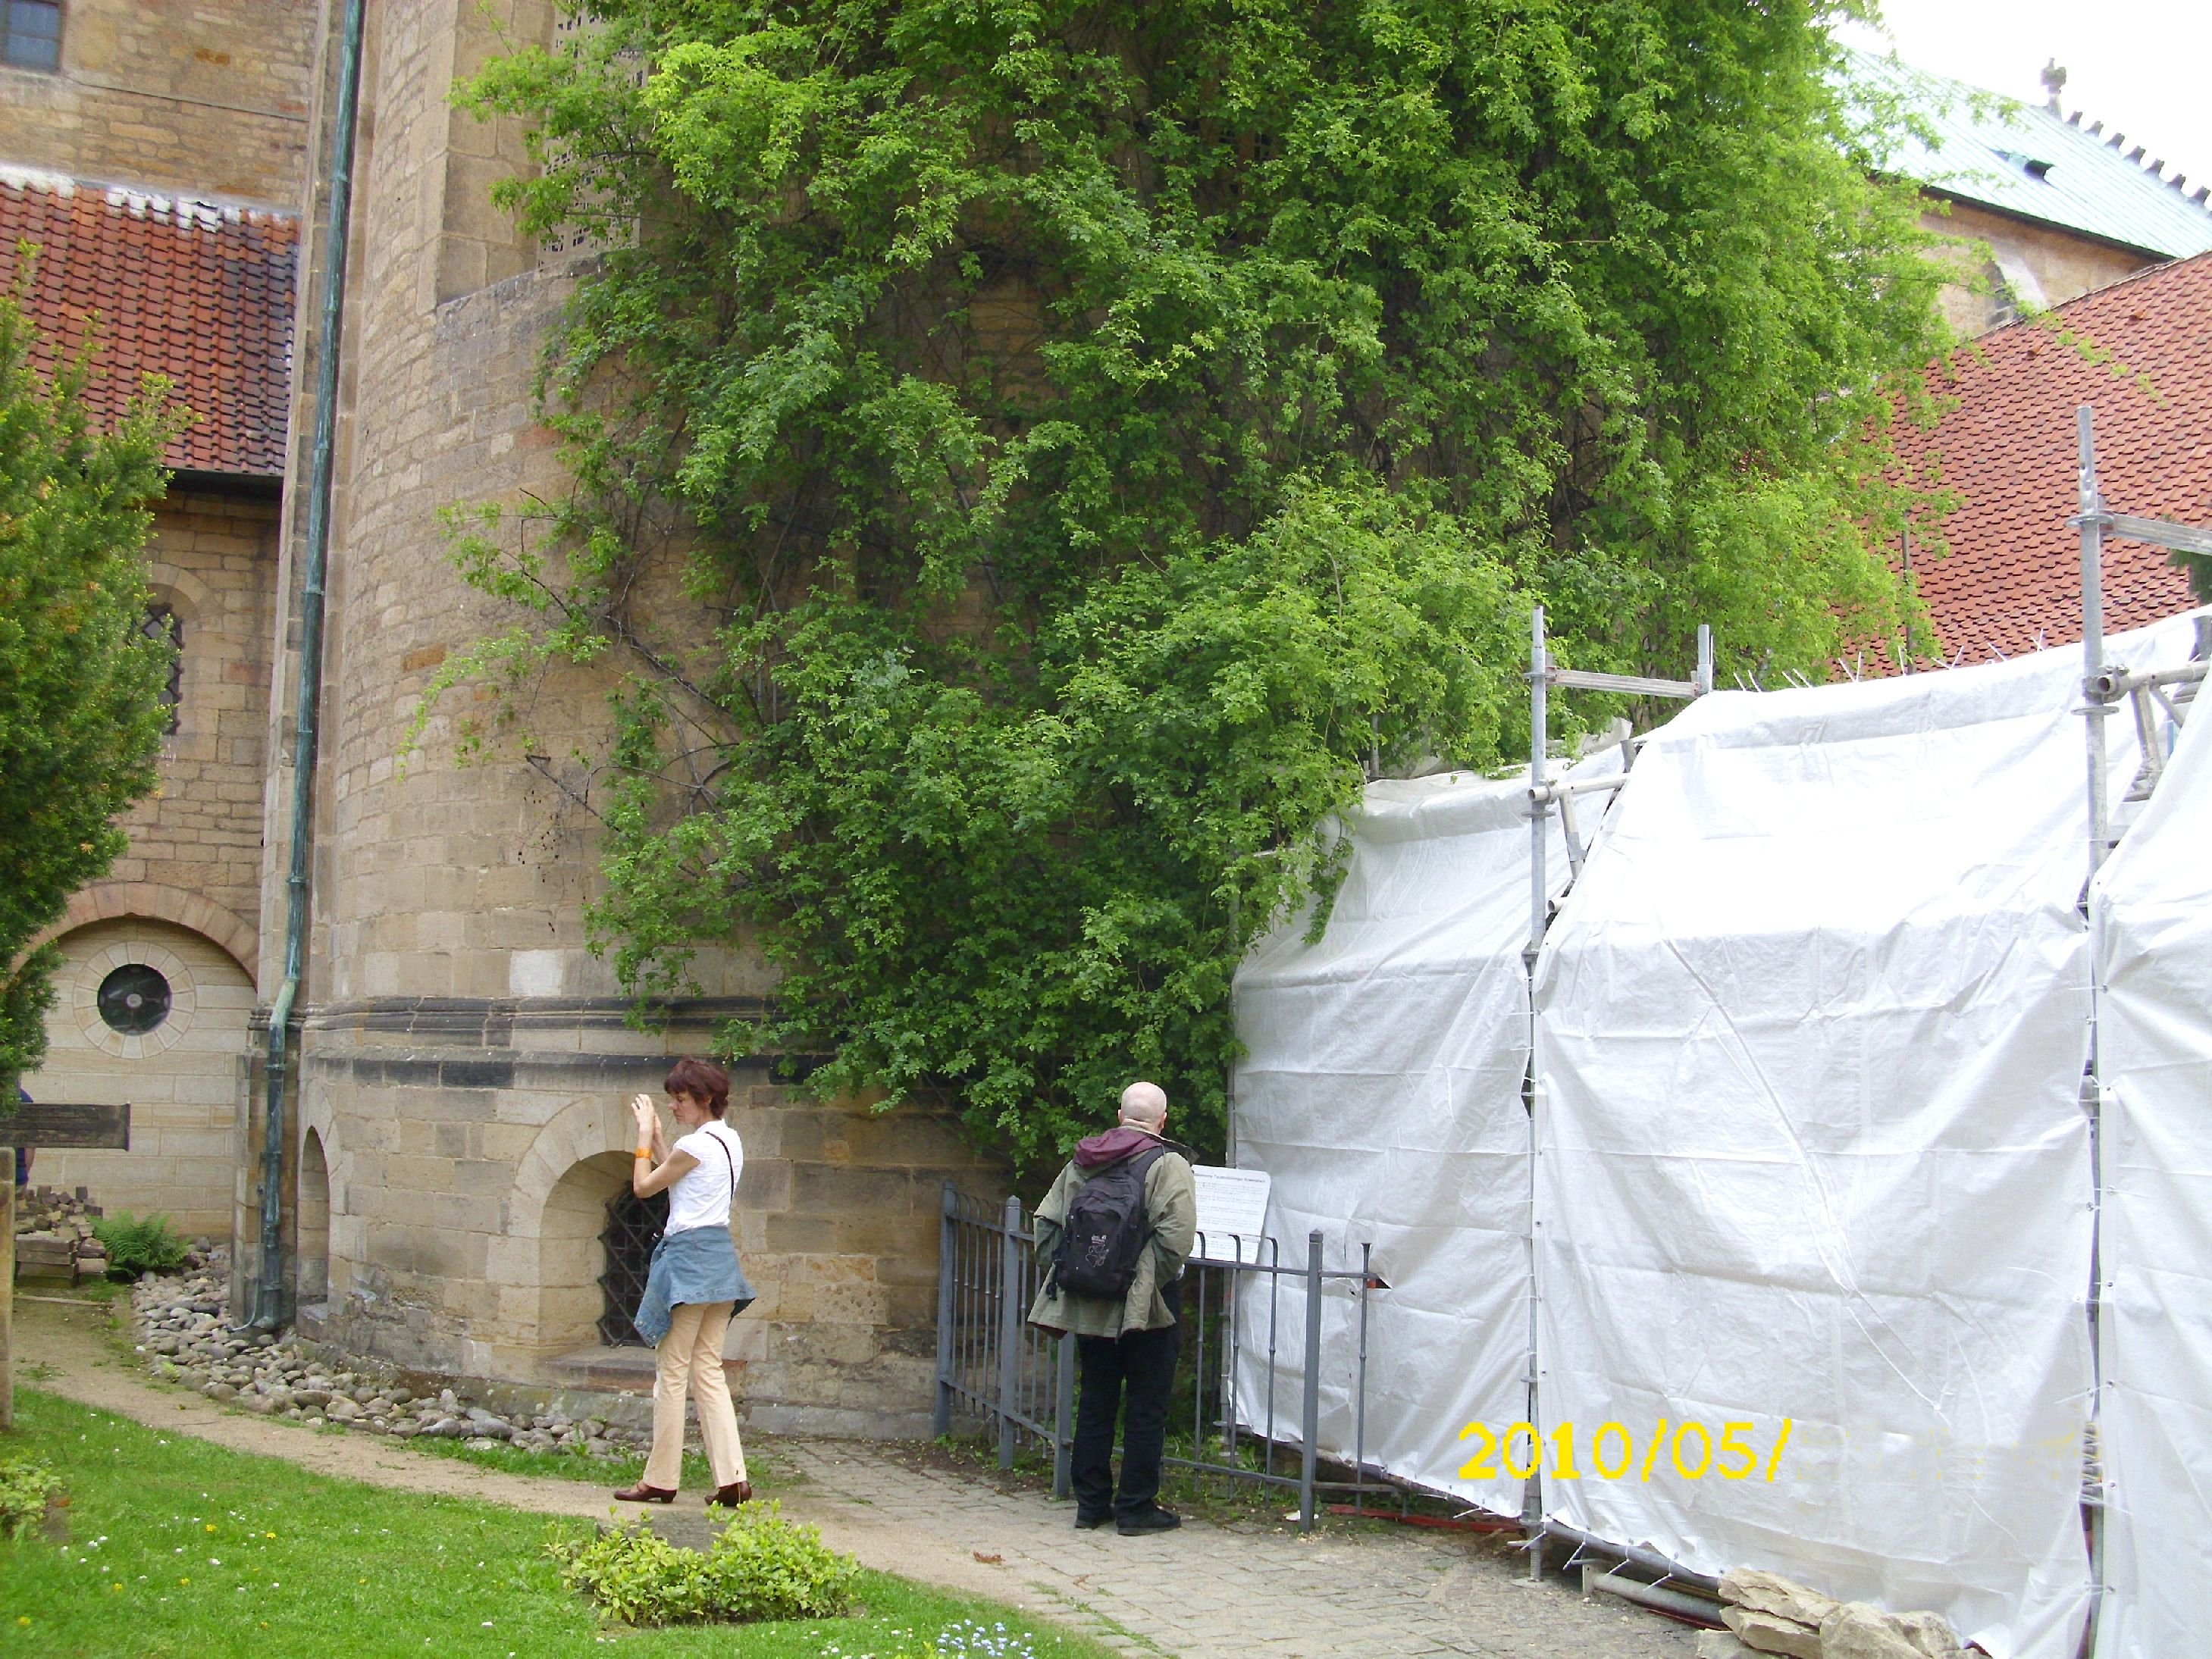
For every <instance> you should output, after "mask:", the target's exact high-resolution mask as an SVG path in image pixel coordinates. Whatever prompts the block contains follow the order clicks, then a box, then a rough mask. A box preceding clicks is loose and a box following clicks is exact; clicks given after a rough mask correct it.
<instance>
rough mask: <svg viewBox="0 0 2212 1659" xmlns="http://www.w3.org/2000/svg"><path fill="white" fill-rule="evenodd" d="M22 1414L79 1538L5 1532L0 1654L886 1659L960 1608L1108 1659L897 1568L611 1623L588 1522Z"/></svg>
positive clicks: (923, 1647)
mask: <svg viewBox="0 0 2212 1659" xmlns="http://www.w3.org/2000/svg"><path fill="white" fill-rule="evenodd" d="M15 1420H16V1428H15V1432H14V1433H12V1434H9V1435H0V1456H6V1457H11V1458H12V1457H18V1456H24V1455H28V1456H31V1457H35V1458H38V1459H40V1461H42V1462H46V1464H48V1465H50V1466H51V1467H52V1468H53V1469H54V1470H55V1472H56V1473H57V1474H59V1475H60V1476H61V1477H62V1479H63V1480H64V1481H66V1482H67V1484H68V1487H69V1492H70V1500H71V1507H70V1530H71V1534H72V1536H71V1541H70V1543H68V1544H67V1545H57V1544H55V1543H53V1542H51V1541H47V1540H46V1539H44V1538H40V1537H33V1538H30V1539H25V1540H21V1541H16V1542H13V1543H10V1542H5V1541H0V1659H7V1656H14V1655H18V1654H21V1655H26V1656H27V1655H33V1654H35V1655H38V1656H40V1659H74V1656H94V1655H116V1656H124V1655H128V1656H133V1659H137V1656H175V1659H187V1656H189V1659H222V1656H228V1655H235V1656H238V1659H271V1656H276V1655H294V1654H299V1655H313V1656H315V1659H353V1656H369V1655H386V1654H389V1655H395V1656H399V1655H419V1654H424V1653H431V1654H435V1655H438V1656H440V1659H444V1656H447V1655H482V1656H489V1659H541V1656H557V1655H565V1654H579V1655H581V1654H604V1653H606V1652H608V1651H609V1650H614V1651H617V1652H620V1653H626V1654H630V1655H633V1656H637V1659H645V1656H656V1659H657V1656H659V1655H664V1654H666V1655H677V1654H709V1653H711V1654H718V1655H725V1656H738V1659H828V1656H835V1659H862V1656H866V1655H874V1656H877V1659H890V1656H893V1655H897V1654H902V1653H903V1654H914V1653H916V1652H927V1644H928V1642H929V1641H930V1639H931V1638H934V1637H935V1636H936V1635H937V1634H938V1633H939V1632H940V1631H941V1630H944V1629H945V1628H947V1627H948V1626H954V1625H957V1624H959V1623H961V1622H963V1621H969V1622H976V1621H980V1622H981V1624H983V1625H986V1626H989V1625H994V1624H999V1623H1001V1622H1003V1624H1004V1626H1005V1627H1006V1629H1007V1630H1008V1631H1009V1632H1033V1634H1031V1635H1030V1638H1029V1642H1028V1644H1027V1645H1028V1649H1029V1650H1030V1651H1033V1652H1034V1654H1035V1655H1036V1659H1108V1650H1106V1649H1104V1648H1102V1647H1100V1646H1098V1645H1097V1644H1093V1643H1091V1642H1088V1641H1085V1640H1084V1639H1082V1638H1077V1637H1074V1636H1067V1635H1062V1634H1059V1633H1057V1632H1053V1631H1051V1630H1050V1629H1049V1628H1048V1627H1042V1626H1040V1625H1039V1624H1038V1622H1037V1621H1036V1620H1033V1619H1030V1617H1029V1616H1028V1615H1026V1614H1024V1613H1018V1612H1017V1611H1015V1610H1013V1609H1012V1608H1009V1607H1003V1606H1000V1605H996V1604H994V1603H991V1602H987V1601H978V1600H976V1599H975V1598H972V1597H968V1596H960V1595H945V1594H940V1593H939V1592H937V1591H934V1590H930V1589H923V1588H922V1587H921V1586H919V1585H916V1584H913V1583H908V1582H907V1581H905V1580H902V1579H899V1578H894V1577H890V1576H889V1575H887V1574H883V1573H869V1574H866V1575H865V1576H864V1577H863V1579H862V1583H861V1589H860V1595H861V1601H862V1603H863V1607H864V1612H863V1613H861V1615H860V1616H859V1617H856V1618H850V1619H843V1620H804V1621H793V1622H791V1623H786V1624H763V1625H742V1626H738V1625H720V1626H691V1627H689V1628H680V1629H669V1630H657V1631H630V1630H627V1629H624V1628H622V1627H619V1626H616V1627H608V1626H603V1625H602V1624H601V1623H600V1621H599V1617H598V1615H597V1614H596V1613H594V1611H593V1610H592V1608H591V1607H588V1606H587V1605H586V1604H585V1603H584V1602H583V1601H581V1600H580V1599H579V1598H578V1597H576V1596H574V1595H571V1594H570V1593H569V1592H568V1591H567V1590H566V1589H562V1585H561V1583H560V1581H559V1578H558V1577H557V1576H556V1570H555V1568H554V1566H553V1564H552V1563H551V1562H550V1561H548V1560H547V1559H545V1558H544V1553H543V1552H544V1541H545V1539H546V1536H547V1530H548V1528H549V1525H550V1526H555V1527H561V1528H568V1529H572V1530H574V1531H576V1532H578V1533H580V1532H582V1531H584V1530H585V1529H586V1528H588V1525H589V1523H588V1522H548V1521H547V1519H546V1518H545V1517H544V1516H533V1515H526V1514H523V1513H520V1511H517V1510H508V1509H503V1508H501V1507H500V1506H499V1505H496V1504H485V1503H479V1502H475V1501H472V1500H469V1499H463V1498H436V1497H426V1496H419V1495H416V1494H412V1493H406V1492H388V1491H386V1490H384V1489H382V1488H380V1487H375V1486H361V1485H357V1484H355V1483H353V1482H350V1481H343V1480H331V1479H330V1478H328V1477H326V1476H323V1475H319V1474H310V1473H308V1472H307V1471H306V1470H304V1469H301V1468H295V1466H293V1465H292V1464H289V1463H287V1462H282V1461H280V1460H277V1459H274V1458H264V1457H252V1456H247V1455H244V1454H242V1453H238V1452H233V1451H227V1450H224V1449H222V1448H220V1447H216V1446H212V1445H209V1444H208V1443H205V1442H204V1441H198V1440H193V1439H191V1438H189V1437H185V1436H181V1435H179V1436H168V1435H162V1434H160V1433H158V1432H157V1431H154V1430H151V1429H147V1428H142V1427H141V1426H139V1425H137V1424H136V1423H132V1422H130V1421H128V1420H126V1419H122V1418H118V1417H113V1416H110V1415H108V1414H107V1413H101V1412H94V1411H90V1410H88V1409H86V1408H85V1407H80V1406H76V1405H74V1404H72V1403H70V1402H69V1401H64V1400H60V1399H58V1398H56V1397H55V1396H53V1395H46V1394H43V1393H41V1392H40V1391H39V1390H37V1389H27V1388H19V1389H17V1391H16V1418H15ZM1010 1651H1011V1652H1012V1653H1013V1654H1016V1655H1018V1654H1020V1653H1022V1652H1023V1651H1024V1649H1023V1647H1022V1646H1021V1645H1020V1644H1013V1645H1012V1646H1011V1648H1010Z"/></svg>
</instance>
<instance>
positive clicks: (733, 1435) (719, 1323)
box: [645, 1302, 745, 1492]
mask: <svg viewBox="0 0 2212 1659" xmlns="http://www.w3.org/2000/svg"><path fill="white" fill-rule="evenodd" d="M735 1306H736V1304H734V1303H730V1302H684V1303H679V1304H677V1306H676V1307H675V1308H673V1309H672V1310H671V1313H672V1315H673V1317H672V1318H671V1320H670V1321H669V1324H668V1334H666V1335H665V1336H664V1337H662V1338H661V1339H660V1346H659V1350H658V1351H657V1352H658V1353H659V1361H660V1363H659V1367H658V1369H657V1370H656V1371H655V1374H654V1376H653V1455H651V1456H649V1457H647V1459H646V1460H645V1484H646V1485H647V1486H658V1487H659V1488H660V1489H661V1490H662V1491H663V1492H673V1491H675V1490H676V1488H677V1486H678V1482H680V1481H681V1480H683V1477H684V1389H685V1387H686V1385H687V1384H688V1385H689V1387H690V1391H691V1398H692V1399H693V1400H695V1401H697V1402H698V1406H699V1437H700V1438H701V1439H702V1440H703V1441H705V1442H706V1443H707V1463H708V1467H709V1468H712V1469H713V1470H714V1484H715V1486H732V1485H734V1484H735V1483H736V1482H738V1481H739V1480H744V1478H745V1449H744V1446H743V1445H741V1444H740V1443H738V1413H737V1408H736V1407H734V1406H732V1405H731V1404H730V1380H729V1378H728V1377H727V1376H726V1375H724V1373H723V1370H722V1339H723V1337H724V1336H726V1334H728V1332H729V1328H730V1311H731V1310H732V1308H733V1307H735Z"/></svg>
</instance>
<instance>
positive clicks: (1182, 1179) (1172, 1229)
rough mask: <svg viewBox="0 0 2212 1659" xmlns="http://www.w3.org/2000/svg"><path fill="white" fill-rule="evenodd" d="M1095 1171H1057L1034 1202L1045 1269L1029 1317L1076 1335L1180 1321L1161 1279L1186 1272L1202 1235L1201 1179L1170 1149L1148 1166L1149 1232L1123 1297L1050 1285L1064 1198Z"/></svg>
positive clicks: (1039, 1259) (1068, 1200)
mask: <svg viewBox="0 0 2212 1659" xmlns="http://www.w3.org/2000/svg"><path fill="white" fill-rule="evenodd" d="M1090 1177H1091V1171H1087V1170H1079V1169H1078V1168H1077V1167H1076V1166H1075V1164H1073V1163H1072V1162H1071V1163H1070V1164H1068V1166H1067V1167H1066V1169H1064V1170H1061V1171H1060V1179H1059V1180H1057V1181H1055V1182H1053V1183H1052V1191H1051V1192H1049V1193H1048V1194H1046V1195H1045V1200H1044V1202H1043V1203H1042V1204H1040V1205H1038V1206H1037V1208H1036V1261H1037V1266H1038V1269H1039V1271H1040V1272H1042V1273H1043V1274H1044V1276H1045V1283H1044V1284H1043V1285H1041V1286H1040V1287H1039V1288H1038V1291H1037V1295H1036V1302H1035V1304H1032V1305H1031V1307H1030V1324H1032V1325H1035V1326H1037V1327H1038V1328H1041V1329H1043V1330H1048V1331H1052V1332H1054V1333H1055V1334H1057V1333H1059V1332H1061V1331H1072V1332H1073V1333H1074V1334H1076V1335H1078V1336H1119V1335H1121V1333H1122V1332H1124V1331H1156V1330H1158V1329H1160V1328H1163V1327H1164V1326H1168V1325H1172V1324H1174V1323H1175V1314H1174V1313H1173V1311H1172V1310H1170V1308H1169V1307H1168V1304H1167V1298H1166V1297H1164V1296H1162V1295H1161V1294H1160V1287H1161V1286H1162V1285H1170V1284H1172V1283H1174V1282H1175V1280H1176V1279H1180V1278H1181V1277H1182V1264H1183V1263H1184V1262H1185V1261H1188V1259H1189V1256H1190V1251H1191V1246H1192V1245H1194V1243H1197V1242H1198V1182H1196V1180H1195V1179H1194V1178H1193V1176H1192V1175H1191V1173H1190V1164H1189V1162H1188V1160H1187V1159H1186V1158H1183V1157H1182V1154H1180V1153H1178V1152H1169V1153H1168V1155H1167V1156H1166V1157H1164V1158H1159V1159H1158V1160H1156V1161H1155V1162H1154V1163H1153V1164H1152V1168H1151V1169H1149V1170H1146V1171H1145V1217H1146V1220H1147V1221H1148V1222H1149V1223H1150V1224H1151V1225H1152V1240H1151V1242H1150V1243H1148V1244H1147V1245H1146V1248H1145V1250H1144V1252H1143V1254H1142V1255H1139V1256H1138V1258H1137V1276H1136V1278H1135V1279H1134V1280H1133V1281H1132V1282H1131V1284H1130V1285H1129V1294H1128V1295H1127V1297H1124V1298H1123V1299H1122V1300H1121V1301H1119V1302H1115V1301H1109V1299H1107V1298H1106V1297H1096V1296H1069V1295H1062V1294H1059V1293H1056V1292H1055V1291H1054V1290H1053V1289H1052V1285H1051V1274H1052V1269H1051V1266H1050V1263H1051V1261H1052V1258H1053V1256H1054V1255H1055V1254H1057V1253H1058V1251H1059V1249H1060V1227H1061V1225H1062V1224H1064V1223H1065V1222H1066V1219H1067V1206H1069V1205H1071V1204H1073V1202H1074V1201H1075V1195H1076V1194H1077V1193H1079V1192H1080V1191H1082V1190H1083V1183H1084V1182H1085V1181H1087V1180H1089V1179H1090Z"/></svg>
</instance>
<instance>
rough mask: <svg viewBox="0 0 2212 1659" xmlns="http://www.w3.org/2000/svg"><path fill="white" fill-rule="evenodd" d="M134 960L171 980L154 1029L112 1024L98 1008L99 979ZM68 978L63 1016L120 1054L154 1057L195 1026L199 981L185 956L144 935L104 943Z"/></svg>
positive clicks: (132, 1057)
mask: <svg viewBox="0 0 2212 1659" xmlns="http://www.w3.org/2000/svg"><path fill="white" fill-rule="evenodd" d="M130 963H143V964H144V965H145V966H146V967H149V968H151V969H154V970H155V972H156V973H158V974H160V975H161V977H162V978H163V979H165V980H167V981H168V982H169V1012H168V1013H167V1015H166V1016H165V1017H164V1018H163V1019H162V1021H161V1024H159V1025H156V1026H155V1028H154V1029H153V1030H150V1031H144V1032H139V1033H136V1034H133V1033H128V1032H124V1031H118V1030H114V1029H113V1028H112V1026H110V1025H109V1024H108V1023H107V1022H106V1020H105V1019H103V1018H100V981H102V980H104V979H106V977H107V976H108V975H110V974H112V973H113V972H114V971H115V970H116V969H118V968H121V967H125V966H127V965H128V964H130ZM198 1009H199V983H198V981H197V980H195V979H194V978H193V977H192V970H191V968H190V967H189V966H187V965H186V963H185V959H184V958H183V957H179V955H178V954H177V953H176V952H175V951H170V950H166V949H164V948H163V947H162V946H161V945H155V944H152V943H150V942H149V941H148V940H145V939H118V940H116V941H115V943H114V944H112V945H103V946H102V947H101V948H100V949H99V950H97V951H94V952H93V953H92V954H91V955H90V956H88V957H85V958H83V960H82V961H80V962H78V963H76V964H75V972H74V973H72V974H71V975H70V984H69V987H68V992H67V1000H65V1001H64V1005H63V1008H62V1010H61V1011H60V1012H62V1014H63V1017H64V1018H67V1019H69V1020H70V1021H71V1022H72V1023H73V1024H75V1025H76V1030H77V1033H78V1035H79V1036H82V1038H83V1039H84V1040H85V1041H86V1042H88V1043H90V1044H91V1045H92V1046H93V1047H94V1048H98V1049H99V1050H100V1051H101V1052H102V1053H103V1054H113V1055H114V1056H116V1057H117V1058H118V1059H120V1060H151V1059H152V1058H153V1057H154V1056H155V1055H156V1054H166V1053H167V1052H168V1051H169V1050H170V1049H171V1048H175V1047H176V1046H177V1044H178V1043H179V1042H182V1041H183V1040H184V1036H185V1032H187V1031H189V1030H191V1029H192V1017H193V1015H194V1014H195V1013H197V1012H198Z"/></svg>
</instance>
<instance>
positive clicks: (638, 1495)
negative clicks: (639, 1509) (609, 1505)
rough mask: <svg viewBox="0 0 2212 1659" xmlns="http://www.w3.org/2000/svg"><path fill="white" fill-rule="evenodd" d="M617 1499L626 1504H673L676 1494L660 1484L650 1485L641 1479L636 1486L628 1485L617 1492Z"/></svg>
mask: <svg viewBox="0 0 2212 1659" xmlns="http://www.w3.org/2000/svg"><path fill="white" fill-rule="evenodd" d="M615 1498H616V1499H617V1501H618V1502H620V1503H624V1504H673V1503H674V1502H675V1501H676V1494H675V1493H674V1492H672V1491H663V1490H662V1489H661V1488H660V1487H659V1486H647V1485H646V1484H645V1482H644V1481H642V1480H641V1481H639V1482H638V1483H637V1485H635V1486H626V1487H624V1488H623V1490H622V1491H620V1492H617V1493H616V1494H615Z"/></svg>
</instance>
